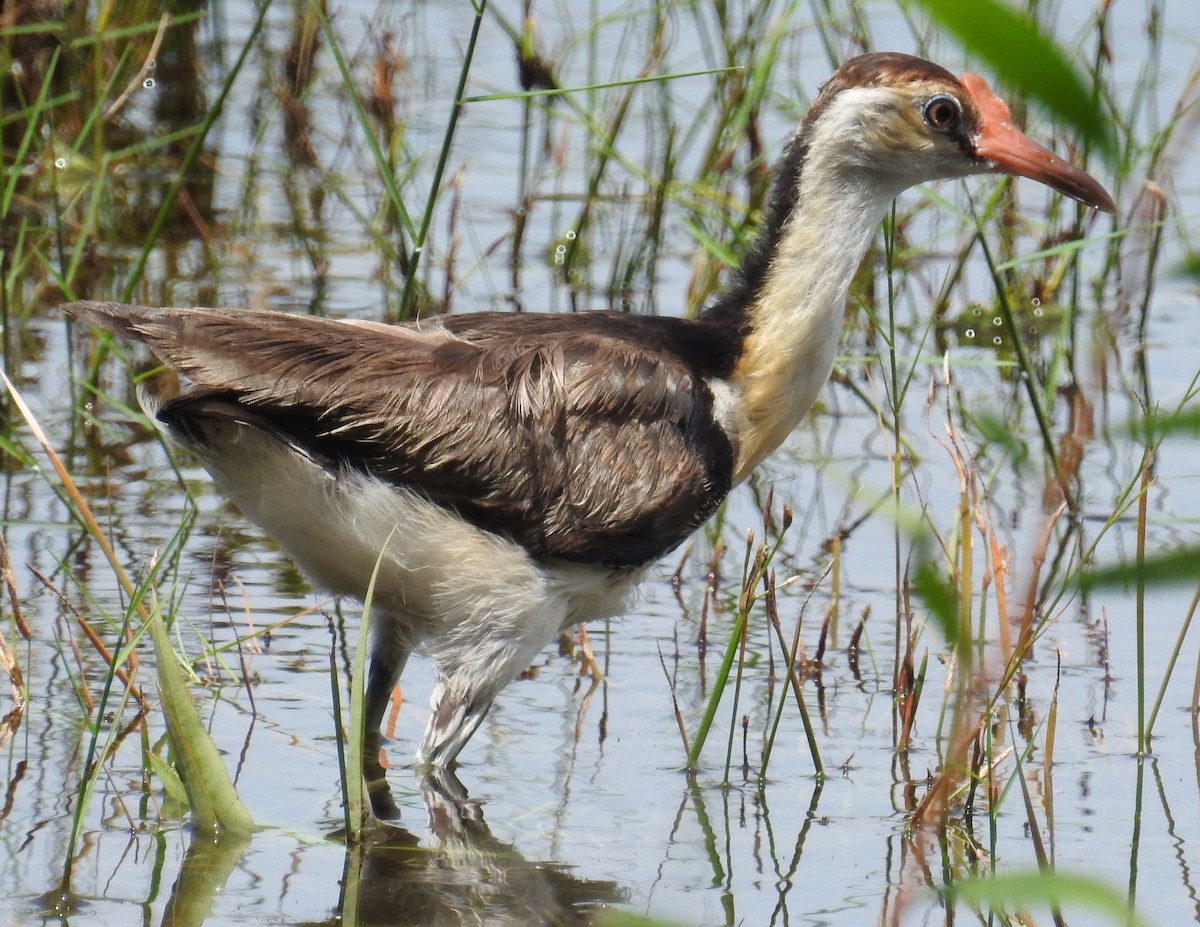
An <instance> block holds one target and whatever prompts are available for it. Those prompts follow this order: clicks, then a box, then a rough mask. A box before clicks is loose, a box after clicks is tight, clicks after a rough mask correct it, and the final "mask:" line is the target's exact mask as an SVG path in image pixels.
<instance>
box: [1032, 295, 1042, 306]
mask: <svg viewBox="0 0 1200 927" xmlns="http://www.w3.org/2000/svg"><path fill="white" fill-rule="evenodd" d="M1041 304H1042V301H1041V300H1040V299H1038V298H1037V297H1036V296H1035V297H1033V307H1034V308H1035V309H1036V308H1037V307H1038V306H1040V305H1041Z"/></svg>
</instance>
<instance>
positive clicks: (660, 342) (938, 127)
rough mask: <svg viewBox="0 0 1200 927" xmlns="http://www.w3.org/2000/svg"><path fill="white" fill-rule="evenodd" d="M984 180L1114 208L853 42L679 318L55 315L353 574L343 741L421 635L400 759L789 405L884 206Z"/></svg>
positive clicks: (323, 579)
mask: <svg viewBox="0 0 1200 927" xmlns="http://www.w3.org/2000/svg"><path fill="white" fill-rule="evenodd" d="M985 173H1002V174H1011V175H1016V176H1021V177H1027V178H1032V179H1033V180H1037V181H1040V182H1041V183H1044V184H1047V185H1049V186H1050V187H1053V188H1054V189H1055V190H1058V191H1060V192H1062V193H1064V194H1066V195H1067V196H1070V197H1073V198H1074V199H1076V200H1079V201H1080V202H1082V203H1085V204H1087V205H1088V206H1091V207H1095V208H1097V209H1103V210H1106V211H1109V212H1112V211H1114V206H1113V201H1112V199H1111V198H1110V197H1109V195H1108V194H1107V193H1106V192H1105V190H1104V188H1103V187H1101V186H1100V184H1099V183H1097V182H1096V181H1095V180H1093V179H1092V178H1091V177H1090V176H1088V175H1087V174H1086V173H1084V172H1083V171H1081V170H1079V169H1078V168H1075V167H1073V166H1072V165H1070V164H1068V163H1066V162H1064V161H1062V160H1060V159H1059V158H1057V157H1056V156H1055V155H1053V154H1052V153H1051V152H1049V151H1047V150H1046V149H1044V148H1042V147H1040V146H1038V145H1036V144H1035V143H1033V142H1032V141H1030V140H1029V139H1028V138H1026V137H1025V136H1024V135H1023V134H1022V133H1021V132H1019V131H1018V130H1017V129H1016V128H1015V127H1014V126H1013V124H1012V120H1011V117H1010V116H1009V113H1008V109H1007V108H1006V107H1005V105H1004V103H1002V102H1001V101H1000V100H999V99H998V98H997V97H996V96H995V95H994V94H993V93H992V92H991V91H990V90H989V89H988V87H987V85H986V84H985V83H984V81H983V80H982V79H980V78H979V77H976V76H974V75H971V74H964V75H963V77H962V78H961V79H956V78H955V77H954V76H953V75H952V74H950V73H949V72H948V71H946V70H944V69H943V68H940V67H938V66H936V65H934V64H931V63H929V62H927V61H923V60H921V59H919V58H913V57H910V56H907V55H901V54H870V55H863V56H861V57H858V58H855V59H853V60H851V61H849V62H848V63H847V64H846V65H845V66H843V67H842V68H841V69H840V70H838V71H837V73H835V74H834V75H833V77H832V78H830V80H829V81H828V82H827V83H826V84H825V85H824V86H823V87H822V88H821V91H820V93H819V95H818V96H817V98H816V100H815V101H814V102H813V104H812V107H811V108H810V109H809V112H808V114H807V116H806V117H805V119H804V121H803V123H802V124H801V125H800V127H799V129H798V130H797V131H796V133H795V134H794V135H793V136H792V138H791V140H790V141H789V143H788V145H787V148H786V150H785V152H784V154H783V157H782V159H781V161H780V162H779V164H778V166H777V167H776V169H775V177H774V185H773V188H772V192H771V194H770V198H769V202H768V207H767V210H766V215H765V217H764V221H763V227H762V231H761V233H760V236H759V239H758V241H757V244H756V245H755V246H754V248H753V249H752V250H751V251H750V253H749V254H748V255H747V256H746V259H745V261H744V262H743V264H742V265H741V268H740V269H739V270H738V272H737V274H736V276H735V278H734V280H733V282H732V284H731V286H729V288H728V289H727V290H726V292H725V293H724V295H723V296H721V297H720V298H719V299H718V300H717V301H716V302H715V303H714V304H713V305H711V306H710V307H709V308H708V309H706V310H705V311H704V312H702V313H701V314H700V315H699V317H697V318H695V319H681V318H661V317H646V316H634V315H628V314H622V313H619V312H603V311H598V312H587V313H579V314H504V313H480V314H473V315H449V316H441V317H438V318H431V319H425V320H421V321H418V322H413V323H410V324H406V325H398V326H392V325H384V324H378V323H373V322H361V321H333V320H328V319H321V318H311V317H297V316H294V315H288V314H284V313H276V312H265V311H250V310H237V309H205V308H186V309H185V308H164V309H157V308H148V307H143V306H126V305H118V304H115V303H105V302H82V303H73V304H70V305H68V306H66V307H64V308H65V310H66V311H67V312H69V313H71V314H73V315H75V316H78V317H79V318H81V319H84V320H86V321H88V322H91V323H93V324H95V325H98V326H100V327H102V328H106V329H108V330H110V331H113V332H117V333H119V334H121V335H125V336H128V337H131V338H134V339H136V340H138V341H141V342H143V343H145V344H146V345H147V346H148V347H149V349H150V350H151V351H152V352H153V353H154V354H156V355H157V356H158V357H159V358H161V359H162V360H163V361H165V362H166V363H167V364H169V365H170V366H171V367H173V368H175V369H176V370H177V371H178V372H179V373H180V374H181V375H182V376H183V378H184V380H185V383H186V386H185V388H184V389H183V390H182V391H181V392H180V393H179V394H178V395H174V396H171V397H167V398H162V399H161V400H160V402H159V404H158V406H157V409H156V415H157V417H158V419H159V420H160V421H161V422H162V423H163V424H164V425H165V426H166V429H167V431H169V432H170V434H171V435H172V436H174V438H175V439H176V440H178V441H179V442H180V443H181V444H183V445H185V446H186V447H188V448H190V449H192V450H193V451H194V452H195V453H196V455H197V456H198V457H199V459H200V461H201V462H202V463H203V465H204V466H205V468H206V469H207V470H208V471H209V473H211V474H212V476H213V479H214V480H215V481H216V483H217V485H218V486H219V487H220V489H221V490H222V491H223V492H224V493H225V494H226V495H227V496H229V498H230V499H232V500H233V501H234V502H235V503H236V504H237V505H238V507H239V508H240V509H241V511H242V512H243V513H244V514H245V515H246V517H247V518H249V519H251V520H252V521H255V522H257V523H258V524H259V525H260V526H262V528H263V529H264V530H265V531H266V532H268V533H269V534H271V535H273V536H274V537H275V538H276V539H277V540H278V541H279V543H280V544H281V545H282V547H283V548H284V550H285V551H287V552H288V553H289V554H290V555H291V556H292V557H293V558H294V559H295V560H296V562H297V563H298V564H299V565H300V566H301V567H302V568H303V569H304V570H305V571H306V572H307V573H308V574H309V575H310V576H311V577H312V578H313V579H314V580H316V581H317V582H318V583H319V584H321V585H322V586H325V587H327V588H328V589H330V590H332V591H333V592H337V593H343V594H347V595H352V596H357V597H360V598H361V597H362V596H363V594H364V592H365V590H366V589H367V586H368V583H370V582H371V580H372V576H373V575H374V574H375V573H376V565H377V564H378V574H377V576H376V579H375V588H374V596H373V610H374V614H375V618H374V620H373V621H374V623H373V625H372V627H373V632H374V633H373V639H372V641H371V669H370V673H369V676H368V681H367V688H366V692H367V711H366V717H367V724H368V731H369V732H370V734H371V736H372V737H374V736H376V732H377V730H378V727H379V724H380V722H381V720H382V718H383V714H384V711H385V708H386V706H387V703H388V700H389V697H390V693H391V690H392V688H393V686H394V685H395V683H396V682H397V680H398V679H399V677H400V673H401V671H402V670H403V668H404V665H405V662H406V661H407V660H408V657H409V654H410V653H411V652H412V651H413V650H414V648H417V647H418V646H421V647H423V648H424V649H425V650H427V652H428V653H429V655H430V657H431V658H432V660H433V664H434V666H435V668H436V673H437V683H436V687H435V690H434V693H433V697H432V715H431V717H430V719H429V723H428V726H427V727H426V729H425V733H424V736H423V738H422V740H421V743H420V746H419V748H418V750H417V754H416V759H417V763H418V764H427V765H428V766H429V767H434V768H444V767H445V766H446V765H447V764H449V763H450V762H451V761H452V760H453V759H454V758H455V756H456V755H457V754H458V752H459V751H460V750H461V749H462V748H463V745H464V744H465V743H466V742H467V740H468V738H469V737H470V736H471V734H472V733H473V732H474V731H475V729H476V728H477V727H478V726H479V723H480V722H481V721H482V720H483V717H484V715H485V714H486V713H487V711H488V708H489V707H490V706H491V704H492V702H493V700H494V699H495V698H496V696H497V694H498V693H499V692H500V690H501V689H502V688H504V686H505V685H507V684H508V683H509V682H510V681H511V680H512V679H514V678H515V677H516V676H517V675H518V674H519V673H520V672H521V671H522V670H524V669H525V668H526V667H527V666H529V664H530V663H531V662H532V661H533V660H534V658H535V657H536V656H537V654H538V652H539V651H540V650H541V649H542V648H543V647H544V646H545V645H546V644H547V643H548V642H549V641H551V640H552V639H553V638H554V637H555V636H556V635H557V634H558V633H559V632H560V631H561V630H562V629H564V628H566V627H569V626H573V625H575V624H576V623H578V622H581V621H586V620H588V619H590V618H596V617H600V616H605V615H611V614H614V613H615V612H618V611H619V610H620V609H621V607H622V603H623V601H624V599H625V594H626V593H627V591H628V590H629V589H630V588H631V587H632V586H633V585H634V584H635V583H636V582H637V580H638V578H639V577H640V576H641V574H642V572H643V571H644V568H645V567H646V565H647V564H648V563H650V562H651V561H653V560H654V559H655V558H658V557H661V556H662V555H663V554H665V553H667V552H668V551H670V550H672V549H673V548H675V547H676V546H677V545H679V544H680V543H682V542H683V541H684V540H685V539H686V538H687V537H688V536H689V535H690V534H691V533H692V532H693V531H694V530H695V529H696V528H697V527H698V526H699V525H700V524H701V523H703V522H704V520H705V519H707V518H708V517H709V515H711V514H712V512H713V511H714V509H716V507H717V505H718V504H719V503H720V502H721V500H722V499H723V498H724V497H725V496H726V494H727V493H728V492H729V490H730V488H731V487H733V486H735V485H737V484H738V483H740V482H741V481H742V480H744V479H746V477H747V476H748V475H749V474H750V472H751V471H752V470H753V469H754V467H755V466H756V465H757V464H758V463H759V462H760V461H761V460H762V459H763V458H764V457H766V456H767V455H768V454H770V453H771V452H772V451H773V450H774V449H775V448H776V447H778V446H779V444H780V443H781V442H782V441H783V440H784V438H785V437H786V436H787V435H788V433H789V432H790V431H791V430H792V429H793V428H794V427H795V426H796V425H797V423H798V422H799V421H800V419H801V418H802V417H803V416H804V415H805V413H806V412H807V411H808V410H809V408H810V406H811V405H812V404H813V401H814V400H815V399H816V397H817V394H818V392H819V391H820V389H821V387H822V386H823V385H824V384H825V382H826V380H827V379H828V378H829V374H830V371H831V369H832V366H833V360H834V352H835V350H836V349H837V345H838V337H839V333H840V332H841V329H842V320H843V308H844V304H845V301H846V295H847V290H848V288H849V286H850V281H851V278H852V277H853V275H854V273H855V271H856V270H857V268H858V266H859V264H860V262H861V261H862V259H863V256H864V254H865V252H866V249H867V247H868V244H869V242H870V240H871V237H872V236H873V235H874V233H875V230H876V228H877V227H878V225H879V223H880V221H881V219H882V217H883V215H884V212H885V210H886V209H887V207H888V205H889V203H890V202H891V201H892V199H893V198H894V197H895V196H896V195H897V194H898V193H900V192H901V191H902V190H904V189H906V188H908V187H910V186H912V185H914V184H917V183H921V182H923V181H929V180H934V179H937V178H949V177H962V176H966V175H969V174H985ZM381 554H382V556H381Z"/></svg>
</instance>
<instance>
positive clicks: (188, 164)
mask: <svg viewBox="0 0 1200 927" xmlns="http://www.w3.org/2000/svg"><path fill="white" fill-rule="evenodd" d="M270 5H271V4H270V0H260V2H259V4H258V8H257V13H256V15H255V17H254V23H253V25H251V27H250V32H249V34H248V35H247V36H246V41H245V42H244V43H242V47H241V50H240V51H239V52H238V56H237V58H236V59H234V62H233V64H232V66H231V67H230V68H229V72H228V73H227V74H226V75H225V79H224V80H223V81H222V82H221V89H220V90H218V91H217V96H216V99H214V100H213V104H212V106H210V107H209V108H208V112H207V113H205V114H204V119H203V120H202V121H201V123H200V125H198V126H196V127H195V128H194V129H188V130H187V132H188V134H191V133H192V132H194V133H195V134H194V137H193V138H192V144H191V146H190V147H189V148H188V150H187V151H186V152H185V153H184V156H183V159H182V160H181V161H180V162H179V172H178V174H176V176H175V179H174V180H173V181H171V186H170V187H168V188H167V192H166V194H165V195H164V196H163V201H162V203H161V204H160V205H159V207H158V213H157V214H156V215H155V217H154V221H153V222H152V223H151V224H150V229H149V230H148V231H147V232H146V236H145V242H144V243H143V244H142V250H141V252H140V253H139V254H138V257H137V260H136V261H135V262H134V265H133V268H132V269H131V270H130V273H129V279H128V280H127V281H126V283H125V287H124V289H123V290H122V291H121V301H122V302H129V301H130V300H132V299H133V294H134V291H135V289H136V288H137V286H138V285H139V284H140V283H141V280H142V274H143V273H144V271H145V269H146V262H147V261H149V260H150V252H151V251H153V250H154V248H155V247H156V246H157V244H158V238H159V235H161V234H162V230H163V227H164V226H165V225H166V223H167V215H168V214H169V213H170V211H171V209H172V207H173V206H174V205H175V200H176V199H177V198H178V196H179V191H181V190H182V189H183V185H184V184H185V183H187V181H188V178H189V177H190V176H191V172H192V166H193V165H194V164H195V163H196V160H197V159H198V158H199V157H200V153H201V151H202V150H203V149H204V141H205V139H206V138H208V133H209V130H210V129H212V127H213V124H214V123H215V122H216V121H217V118H218V117H219V116H220V115H221V110H222V109H223V108H224V106H225V99H226V97H228V96H229V91H230V90H232V89H233V84H234V82H235V81H236V80H237V77H238V75H239V74H240V73H241V70H242V65H244V64H245V63H246V59H247V58H248V57H249V55H250V49H251V47H252V46H253V45H254V43H255V41H256V40H257V39H258V34H259V33H260V32H261V31H262V27H263V23H264V22H265V21H266V16H267V9H268V8H269V7H270Z"/></svg>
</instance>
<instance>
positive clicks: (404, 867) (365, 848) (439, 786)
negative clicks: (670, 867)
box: [325, 773, 625, 927]
mask: <svg viewBox="0 0 1200 927" xmlns="http://www.w3.org/2000/svg"><path fill="white" fill-rule="evenodd" d="M419 787H420V792H421V797H422V799H423V800H424V803H425V809H426V813H427V815H428V823H429V837H428V840H427V841H426V845H422V843H421V840H420V838H418V837H417V836H416V835H415V834H413V833H412V832H410V831H408V830H406V829H404V828H402V827H399V826H396V825H395V824H392V823H388V822H384V821H379V820H376V821H375V822H374V823H373V826H372V827H371V829H370V830H369V832H368V836H367V839H366V840H365V841H364V843H363V845H362V846H361V847H354V848H350V849H349V850H348V851H347V854H346V870H345V873H344V875H343V878H342V897H341V899H340V903H339V905H338V909H337V911H336V912H334V913H333V915H332V916H331V917H330V918H329V920H328V921H326V922H325V923H327V924H329V925H334V924H337V925H339V927H345V925H347V924H358V925H359V927H367V925H374V924H380V925H382V924H388V925H395V924H397V923H403V924H412V925H424V924H430V925H442V924H445V925H463V924H529V925H533V924H554V925H563V924H589V923H591V922H592V921H593V920H594V918H595V916H596V914H597V913H598V911H599V910H600V909H602V908H603V907H605V906H607V905H610V904H616V903H620V902H622V901H624V900H625V892H624V891H623V889H622V888H621V887H620V886H619V885H618V884H617V883H616V882H611V881H607V880H597V879H583V878H579V877H577V876H574V875H572V874H571V873H570V870H569V867H568V866H565V865H563V864H561V863H557V862H549V861H539V860H530V859H527V858H526V857H524V856H523V855H522V854H521V853H520V852H519V851H518V850H517V849H516V847H514V846H513V845H512V844H510V843H505V842H504V841H502V840H499V839H498V838H496V837H495V836H493V834H492V832H491V830H490V829H489V828H488V825H487V822H486V821H485V820H484V817H483V809H482V807H481V806H480V804H479V803H478V802H475V801H472V800H471V799H470V797H469V796H468V795H467V792H466V790H465V789H464V788H463V786H462V784H461V783H460V782H459V781H458V780H457V779H456V778H454V776H453V774H451V773H443V774H441V775H438V776H425V777H422V778H421V779H420V780H419Z"/></svg>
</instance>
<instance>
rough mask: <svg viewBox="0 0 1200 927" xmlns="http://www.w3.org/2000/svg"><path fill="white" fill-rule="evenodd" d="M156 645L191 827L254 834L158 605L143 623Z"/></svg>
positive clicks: (164, 704) (157, 666)
mask: <svg viewBox="0 0 1200 927" xmlns="http://www.w3.org/2000/svg"><path fill="white" fill-rule="evenodd" d="M147 630H148V631H149V633H150V640H151V642H152V643H153V644H154V663H155V671H156V674H157V679H158V687H159V692H160V695H161V698H162V709H163V715H164V716H165V718H166V722H167V734H168V735H169V736H170V738H171V746H172V748H173V749H174V752H175V763H176V767H177V768H178V770H179V777H180V778H181V779H182V780H183V785H184V788H186V789H187V794H188V803H189V804H190V805H191V806H192V816H193V818H192V823H193V824H194V825H195V826H196V827H197V828H198V829H200V830H202V831H208V832H210V833H213V834H221V833H232V834H248V833H250V832H251V831H253V830H254V821H253V820H252V819H251V817H250V812H248V811H247V810H246V806H245V805H243V804H242V801H241V799H240V798H238V795H237V791H236V790H235V789H234V787H233V781H232V780H231V779H230V778H229V772H228V770H226V769H225V763H224V761H223V760H222V759H221V754H220V753H219V752H217V748H216V745H215V744H214V743H213V742H212V739H211V738H210V737H209V736H208V731H206V730H205V728H204V722H203V720H202V719H201V718H200V712H199V711H197V710H196V704H195V702H193V701H192V696H191V693H190V692H188V687H187V683H186V682H185V681H184V678H183V674H182V673H181V672H180V671H179V666H178V664H177V663H176V662H175V661H176V656H175V651H174V650H173V649H172V647H171V639H170V636H169V635H168V634H167V628H166V624H165V623H164V622H163V618H162V612H161V611H160V610H159V609H158V607H157V605H156V606H155V607H154V608H153V609H151V612H150V618H149V621H148V622H147Z"/></svg>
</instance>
